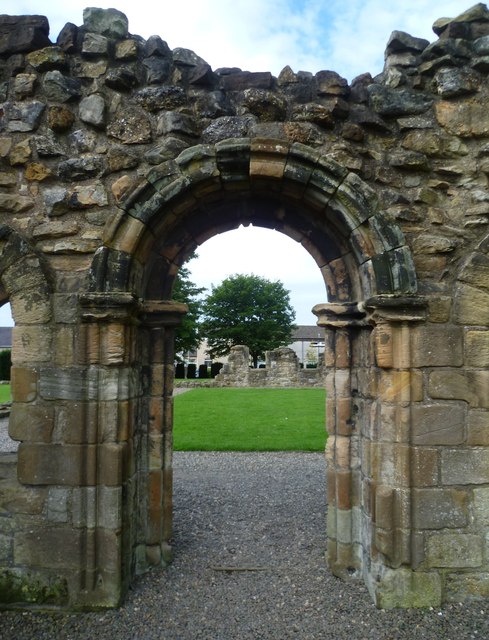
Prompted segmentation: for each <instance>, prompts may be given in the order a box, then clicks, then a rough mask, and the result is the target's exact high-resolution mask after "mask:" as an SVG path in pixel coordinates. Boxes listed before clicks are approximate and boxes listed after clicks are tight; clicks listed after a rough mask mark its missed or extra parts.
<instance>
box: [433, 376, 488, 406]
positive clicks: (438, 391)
mask: <svg viewBox="0 0 489 640" xmlns="http://www.w3.org/2000/svg"><path fill="white" fill-rule="evenodd" d="M428 390H429V394H430V396H431V397H432V398H440V399H445V400H465V402H467V403H468V404H469V405H470V406H471V407H474V408H489V371H463V370H459V369H445V370H443V371H433V372H432V373H431V374H430V377H429V387H428Z"/></svg>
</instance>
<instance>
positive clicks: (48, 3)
mask: <svg viewBox="0 0 489 640" xmlns="http://www.w3.org/2000/svg"><path fill="white" fill-rule="evenodd" d="M473 4H474V2H473V1H469V0H466V1H464V0H462V1H461V0H447V1H443V2H442V1H440V0H397V1H396V2H386V1H385V0H205V1H204V0H185V1H182V2H158V1H157V0H137V2H135V1H134V0H110V1H109V2H106V1H104V0H95V2H93V3H92V4H90V3H88V2H86V1H84V2H83V1H82V2H80V1H79V0H68V1H67V0H25V1H22V0H0V11H1V13H4V14H10V15H28V14H30V15H34V14H39V15H45V16H47V18H48V19H49V23H50V27H51V32H50V37H51V40H52V41H55V40H56V37H57V35H58V33H59V31H60V30H61V29H62V27H63V26H64V25H65V24H66V23H67V22H72V23H74V24H76V25H77V26H80V25H82V24H83V9H84V8H85V7H87V6H96V7H101V8H108V7H115V8H117V9H119V10H120V11H122V12H123V13H125V14H126V16H127V17H128V20H129V31H130V33H132V34H135V35H140V36H142V37H143V38H148V37H149V36H150V35H159V36H161V37H162V38H163V40H166V41H167V43H168V45H169V46H170V48H172V49H174V48H176V47H184V48H187V49H192V50H193V51H195V53H197V54H198V55H199V56H200V57H202V58H204V59H205V60H206V61H207V62H208V63H209V64H210V65H211V67H212V68H213V69H217V68H218V67H240V68H241V69H243V70H247V71H271V72H272V73H273V74H274V75H278V74H279V73H280V71H281V70H282V69H283V67H285V66H286V65H289V66H290V67H292V69H293V70H294V71H296V72H297V71H300V70H302V71H311V72H312V73H316V72H317V71H320V70H323V69H329V70H333V71H336V72H337V73H339V74H340V75H342V76H343V77H344V78H346V79H347V80H348V81H351V80H352V79H353V78H354V77H355V76H357V75H360V74H361V73H365V72H367V71H368V72H370V73H371V74H372V75H376V74H377V73H380V72H381V71H382V66H383V57H384V50H385V46H386V44H387V41H388V39H389V36H390V34H391V32H392V31H394V30H400V31H406V32H408V33H410V34H411V35H413V36H417V37H422V38H426V39H427V40H430V41H433V40H435V39H436V36H435V35H434V33H433V31H432V28H431V27H432V25H433V22H434V21H435V20H437V19H438V18H441V17H455V16H457V15H459V14H460V13H462V12H463V11H465V10H466V9H468V8H469V7H471V6H472V5H473ZM255 232H256V233H255ZM254 233H255V235H254ZM198 255H199V257H198V259H197V260H195V261H192V262H191V263H190V264H189V266H190V268H191V271H192V280H193V281H194V282H195V283H196V284H198V285H199V286H206V287H209V286H210V285H211V284H214V285H217V284H219V283H220V282H221V281H222V279H223V278H224V277H226V276H228V275H231V274H234V273H255V274H257V275H263V276H265V277H267V278H269V279H271V280H277V279H278V280H281V281H282V282H283V283H284V285H285V286H286V288H287V289H289V290H290V291H291V301H292V304H293V306H294V308H295V309H296V314H297V317H296V322H298V323H299V324H314V322H315V316H313V315H312V313H311V312H310V309H311V308H312V306H313V305H314V304H317V303H318V302H325V301H326V294H325V288H324V284H323V282H322V279H321V277H320V273H319V270H318V268H317V266H316V264H315V262H314V261H313V260H312V258H311V257H310V256H309V255H308V254H307V253H306V251H305V250H304V249H303V248H302V247H300V246H299V245H298V244H297V243H296V242H294V241H292V240H290V239H289V238H287V237H285V236H283V235H281V234H279V233H277V232H273V231H267V230H262V229H256V230H254V229H249V228H248V229H240V230H238V231H234V232H229V233H226V234H222V235H220V236H216V237H215V238H213V239H211V240H209V241H208V242H206V243H205V244H204V245H202V246H201V247H200V248H199V251H198ZM216 256H218V259H216ZM2 311H3V309H0V325H5V324H10V322H9V320H8V318H5V317H2ZM4 315H5V314H4Z"/></svg>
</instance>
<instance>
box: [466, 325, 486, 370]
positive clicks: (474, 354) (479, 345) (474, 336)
mask: <svg viewBox="0 0 489 640" xmlns="http://www.w3.org/2000/svg"><path fill="white" fill-rule="evenodd" d="M465 362H466V364H467V365H468V366H469V367H480V368H488V367H489V331H467V333H466V334H465Z"/></svg>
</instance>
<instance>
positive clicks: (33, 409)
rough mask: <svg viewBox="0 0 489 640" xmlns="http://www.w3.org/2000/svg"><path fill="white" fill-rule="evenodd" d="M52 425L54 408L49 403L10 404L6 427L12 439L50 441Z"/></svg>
mask: <svg viewBox="0 0 489 640" xmlns="http://www.w3.org/2000/svg"><path fill="white" fill-rule="evenodd" d="M34 384H35V382H34ZM28 397H29V394H28ZM53 427H54V408H53V407H52V406H51V405H47V404H44V405H34V404H32V403H30V402H29V403H25V402H16V403H15V404H14V405H13V406H12V409H11V412H10V418H9V423H8V429H9V435H10V437H11V438H12V439H13V440H22V441H26V442H50V441H51V435H52V432H53Z"/></svg>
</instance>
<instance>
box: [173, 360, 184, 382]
mask: <svg viewBox="0 0 489 640" xmlns="http://www.w3.org/2000/svg"><path fill="white" fill-rule="evenodd" d="M175 378H179V379H181V378H185V365H184V364H183V362H177V366H176V367H175Z"/></svg>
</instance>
